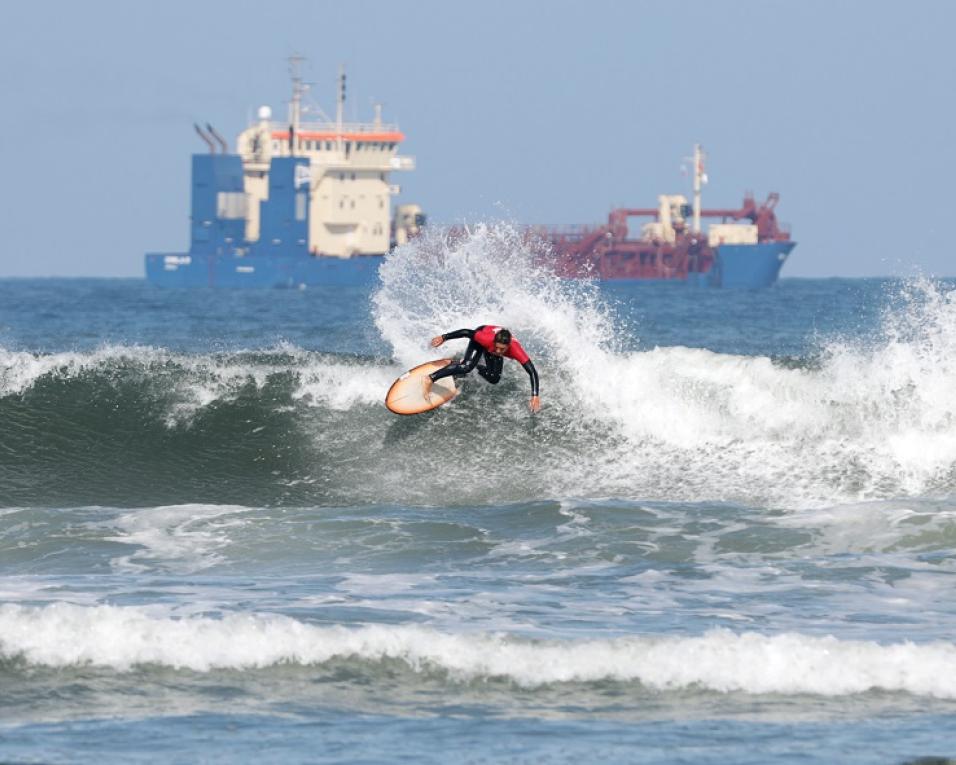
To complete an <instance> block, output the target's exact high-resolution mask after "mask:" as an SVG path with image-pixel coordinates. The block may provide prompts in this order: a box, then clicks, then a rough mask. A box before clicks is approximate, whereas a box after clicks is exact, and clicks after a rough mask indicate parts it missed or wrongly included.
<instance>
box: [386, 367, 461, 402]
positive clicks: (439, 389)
mask: <svg viewBox="0 0 956 765" xmlns="http://www.w3.org/2000/svg"><path fill="white" fill-rule="evenodd" d="M453 361H454V359H435V360H434V361H427V362H425V363H424V364H419V365H418V366H417V367H414V368H413V369H409V370H408V371H407V372H406V373H405V374H403V375H402V376H401V377H399V378H398V379H397V380H396V381H395V382H393V383H392V387H391V388H389V389H388V395H386V396H385V406H387V407H388V408H389V409H390V410H391V411H393V412H395V414H421V413H422V412H430V411H431V410H432V409H436V408H438V407H440V406H441V405H442V404H447V403H448V402H449V401H451V400H452V399H453V398H454V397H455V396H457V395H458V388H457V387H456V386H455V378H454V377H443V378H442V379H441V380H438V382H436V383H434V384H433V385H432V389H431V393H430V395H429V396H428V398H427V399H426V398H425V396H424V395H422V378H423V377H424V376H425V375H428V374H431V373H432V372H434V371H435V370H436V369H441V368H442V367H444V366H448V365H449V364H451V363H452V362H453Z"/></svg>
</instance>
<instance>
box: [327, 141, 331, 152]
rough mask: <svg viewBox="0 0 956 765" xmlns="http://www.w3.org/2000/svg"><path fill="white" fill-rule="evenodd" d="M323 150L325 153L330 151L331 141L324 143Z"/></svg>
mask: <svg viewBox="0 0 956 765" xmlns="http://www.w3.org/2000/svg"><path fill="white" fill-rule="evenodd" d="M325 150H326V151H332V142H331V141H326V142H325Z"/></svg>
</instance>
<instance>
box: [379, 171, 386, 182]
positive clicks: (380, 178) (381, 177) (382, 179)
mask: <svg viewBox="0 0 956 765" xmlns="http://www.w3.org/2000/svg"><path fill="white" fill-rule="evenodd" d="M378 179H379V180H380V181H381V182H382V183H385V173H379V174H378Z"/></svg>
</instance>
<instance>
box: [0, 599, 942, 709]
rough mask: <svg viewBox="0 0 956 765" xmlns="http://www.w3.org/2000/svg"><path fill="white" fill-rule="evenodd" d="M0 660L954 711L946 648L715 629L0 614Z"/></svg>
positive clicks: (101, 612) (113, 611)
mask: <svg viewBox="0 0 956 765" xmlns="http://www.w3.org/2000/svg"><path fill="white" fill-rule="evenodd" d="M0 655H3V656H4V657H7V658H13V657H19V658H21V659H22V660H24V661H26V662H28V663H29V664H32V665H42V666H51V667H67V666H73V665H95V666H103V667H109V668H113V669H116V670H120V671H126V670H129V669H131V668H133V667H135V666H138V665H143V664H158V665H162V666H168V667H172V668H175V669H189V670H194V671H199V672H208V671H210V670H214V669H221V668H230V669H253V668H263V667H270V666H273V665H277V664H302V665H316V664H322V663H325V662H328V661H332V660H336V659H346V658H352V659H359V660H363V661H367V662H381V661H384V660H397V661H400V662H403V663H404V664H406V665H407V666H408V667H409V668H410V669H411V670H413V671H415V672H429V671H431V672H434V671H438V672H445V673H447V674H448V675H449V676H450V677H451V678H452V679H453V680H456V681H465V682H467V681H470V680H476V679H477V680H484V679H492V678H499V679H504V680H508V681H511V682H514V683H516V684H518V685H521V686H525V687H536V686H541V685H545V684H551V683H568V682H600V681H607V680H611V681H622V682H635V681H636V682H640V683H641V684H643V685H644V686H647V687H650V688H654V689H660V690H675V689H684V688H694V687H698V688H705V689H710V690H713V691H719V692H733V691H740V692H744V693H751V694H770V693H774V694H816V695H822V696H842V695H848V694H857V693H865V692H867V691H871V690H880V691H891V692H905V693H911V694H915V695H921V696H932V697H936V698H942V699H956V645H953V644H952V643H948V642H935V643H930V644H923V645H919V644H914V643H910V642H902V643H895V644H891V645H881V644H878V643H874V642H867V641H849V640H838V639H837V638H834V637H808V636H804V635H800V634H796V633H788V634H782V635H775V636H767V635H761V634H757V633H742V634H737V633H734V632H730V631H728V630H713V631H710V632H707V633H705V634H703V635H700V636H696V637H652V636H641V637H622V638H614V639H602V640H581V641H556V640H549V641H529V640H526V639H521V638H517V637H513V636H508V635H504V634H486V633H485V634H447V633H441V632H438V631H435V630H432V629H429V628H425V627H419V626H405V625H398V626H396V625H374V626H366V627H362V628H349V629H346V628H343V627H324V626H323V627H318V626H313V625H310V624H306V623H303V622H300V621H296V620H294V619H291V618H288V617H284V616H277V615H262V614H237V613H231V614H226V615H224V616H223V617H222V618H221V619H214V618H209V617H206V616H192V617H189V618H171V617H170V616H169V615H164V614H163V613H162V612H161V610H160V609H158V608H151V609H145V608H135V607H123V608H121V607H113V606H97V607H92V608H91V607H83V606H75V605H68V604H65V603H58V604H54V605H49V606H43V607H25V606H19V605H9V604H8V605H3V606H0Z"/></svg>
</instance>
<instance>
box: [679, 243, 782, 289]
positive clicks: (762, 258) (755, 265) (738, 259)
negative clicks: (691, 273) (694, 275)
mask: <svg viewBox="0 0 956 765" xmlns="http://www.w3.org/2000/svg"><path fill="white" fill-rule="evenodd" d="M796 244H797V243H796V242H790V241H787V242H764V243H762V244H722V245H720V246H719V247H717V261H716V263H715V264H714V268H713V269H712V270H711V271H710V272H709V273H707V274H699V275H698V276H699V277H700V278H701V279H704V280H707V281H708V283H709V285H710V286H712V287H743V288H750V289H756V288H760V287H770V286H772V285H773V284H774V283H775V282H776V281H777V278H778V277H779V276H780V269H781V268H782V267H783V264H784V263H785V262H786V260H787V256H788V255H789V254H790V251H791V250H793V248H794V247H796Z"/></svg>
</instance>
